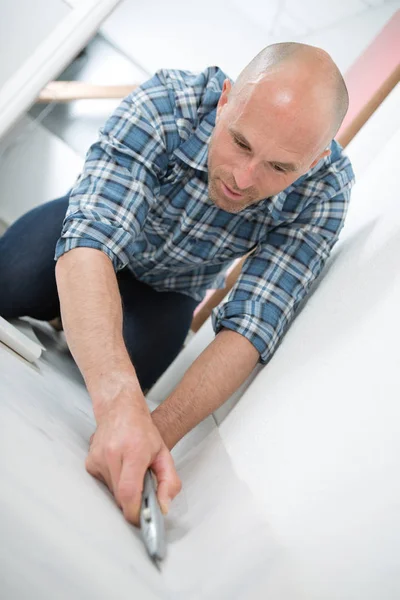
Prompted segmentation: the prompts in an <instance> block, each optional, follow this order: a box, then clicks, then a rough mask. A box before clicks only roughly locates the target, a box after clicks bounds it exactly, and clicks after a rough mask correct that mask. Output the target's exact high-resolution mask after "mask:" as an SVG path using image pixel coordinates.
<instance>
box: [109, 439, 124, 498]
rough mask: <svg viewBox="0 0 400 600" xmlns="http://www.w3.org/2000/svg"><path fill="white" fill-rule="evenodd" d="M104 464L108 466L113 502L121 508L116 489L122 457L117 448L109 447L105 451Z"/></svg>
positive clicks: (117, 487)
mask: <svg viewBox="0 0 400 600" xmlns="http://www.w3.org/2000/svg"><path fill="white" fill-rule="evenodd" d="M105 457H106V463H107V466H108V472H109V475H110V484H111V487H110V486H108V487H109V488H110V490H111V491H112V493H113V494H114V497H115V500H116V501H117V504H118V506H119V507H120V508H122V505H121V500H120V497H119V493H118V489H119V481H120V477H121V470H122V456H121V452H120V451H119V450H118V448H116V447H114V446H109V447H108V448H106V451H105Z"/></svg>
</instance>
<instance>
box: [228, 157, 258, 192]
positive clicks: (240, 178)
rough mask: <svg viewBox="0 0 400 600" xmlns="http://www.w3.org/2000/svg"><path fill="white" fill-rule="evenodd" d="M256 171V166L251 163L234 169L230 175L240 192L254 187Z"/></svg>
mask: <svg viewBox="0 0 400 600" xmlns="http://www.w3.org/2000/svg"><path fill="white" fill-rule="evenodd" d="M256 169H257V166H256V165H255V164H254V163H252V162H251V161H248V162H246V163H243V164H241V165H239V166H238V167H236V169H234V171H233V173H232V175H233V177H234V179H235V182H236V185H237V187H238V188H239V189H240V190H246V189H247V188H249V187H251V186H254V185H255V183H256V177H257V173H256Z"/></svg>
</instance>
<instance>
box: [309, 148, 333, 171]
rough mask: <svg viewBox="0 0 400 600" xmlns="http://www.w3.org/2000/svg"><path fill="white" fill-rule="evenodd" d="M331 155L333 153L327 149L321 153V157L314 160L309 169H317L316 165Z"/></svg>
mask: <svg viewBox="0 0 400 600" xmlns="http://www.w3.org/2000/svg"><path fill="white" fill-rule="evenodd" d="M330 153H331V151H330V150H329V148H327V149H326V150H324V151H323V152H321V154H320V155H319V156H317V158H316V159H315V160H313V162H312V163H311V165H310V166H309V167H308V168H309V169H312V168H313V167H315V165H316V164H317V162H319V161H320V160H322V159H323V158H325V156H329V155H330Z"/></svg>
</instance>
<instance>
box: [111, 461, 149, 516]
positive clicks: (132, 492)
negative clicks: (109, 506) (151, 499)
mask: <svg viewBox="0 0 400 600" xmlns="http://www.w3.org/2000/svg"><path fill="white" fill-rule="evenodd" d="M147 463H148V461H147V462H143V460H141V461H140V462H139V461H138V456H137V454H136V453H134V454H132V453H131V454H128V455H126V456H124V459H123V463H122V469H121V476H120V479H119V483H118V489H117V495H118V498H119V501H120V503H121V507H122V510H123V513H124V517H125V519H126V520H127V521H129V522H130V523H133V524H134V525H139V520H140V505H141V502H142V491H143V481H144V475H145V472H146V469H147Z"/></svg>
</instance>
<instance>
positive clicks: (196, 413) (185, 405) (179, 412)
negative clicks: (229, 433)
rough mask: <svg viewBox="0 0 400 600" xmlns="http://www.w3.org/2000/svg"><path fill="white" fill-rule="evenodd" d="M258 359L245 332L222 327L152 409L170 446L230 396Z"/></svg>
mask: <svg viewBox="0 0 400 600" xmlns="http://www.w3.org/2000/svg"><path fill="white" fill-rule="evenodd" d="M258 360H259V353H258V352H257V350H256V349H255V347H254V346H253V344H251V343H250V342H249V341H248V340H247V339H246V338H245V337H244V336H242V335H240V334H239V333H236V332H235V331H231V330H228V329H222V330H221V331H220V332H219V333H218V334H217V335H216V337H215V339H214V340H213V341H212V343H211V344H210V345H209V346H207V348H206V349H205V350H204V351H203V352H202V354H201V355H200V356H199V357H198V358H197V359H196V360H195V362H194V363H193V364H192V365H191V367H190V368H189V369H188V370H187V371H186V373H185V375H184V377H183V379H182V380H181V382H180V383H179V384H178V385H177V386H176V388H175V389H174V391H173V392H172V393H171V394H170V396H169V397H168V398H167V399H166V400H165V401H164V402H163V403H162V404H161V405H160V406H159V407H158V408H156V410H155V411H154V412H153V413H152V417H153V421H154V422H155V424H156V425H157V427H158V429H159V430H160V433H161V435H162V437H163V438H164V441H165V443H166V445H167V446H168V448H169V449H171V448H173V447H174V446H175V444H176V443H177V442H178V441H179V440H180V439H181V438H182V437H183V436H184V435H186V433H188V432H189V431H190V430H191V429H192V428H193V427H195V426H196V425H197V424H198V423H200V421H202V420H203V419H205V418H206V417H207V416H208V415H210V414H211V413H212V412H213V411H214V410H216V409H217V408H218V407H219V406H221V405H222V404H223V403H224V402H225V401H226V400H228V398H229V397H230V396H231V395H232V394H233V393H234V392H235V391H236V390H237V389H238V388H239V387H240V385H241V384H242V383H243V382H244V381H245V380H246V379H247V377H248V376H249V375H250V373H251V372H252V370H253V369H254V367H255V366H256V364H257V362H258Z"/></svg>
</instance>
